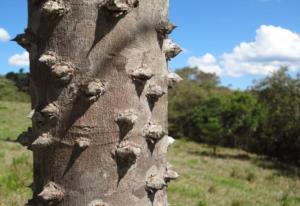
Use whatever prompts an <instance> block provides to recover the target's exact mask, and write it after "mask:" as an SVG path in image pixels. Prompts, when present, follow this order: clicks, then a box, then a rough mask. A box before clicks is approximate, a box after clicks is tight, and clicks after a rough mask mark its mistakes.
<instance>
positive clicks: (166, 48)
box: [163, 39, 182, 61]
mask: <svg viewBox="0 0 300 206" xmlns="http://www.w3.org/2000/svg"><path fill="white" fill-rule="evenodd" d="M163 52H164V53H165V56H166V59H167V60H168V61H169V60H171V59H172V58H174V57H176V56H177V55H178V54H179V53H180V52H182V49H181V48H180V47H179V45H178V44H176V43H174V42H173V41H172V40H170V39H165V40H164V43H163Z"/></svg>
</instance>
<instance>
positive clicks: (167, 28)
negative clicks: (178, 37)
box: [156, 21, 177, 38]
mask: <svg viewBox="0 0 300 206" xmlns="http://www.w3.org/2000/svg"><path fill="white" fill-rule="evenodd" d="M176 27H177V26H176V25H175V24H172V23H171V22H169V21H161V22H160V23H159V24H158V25H157V26H156V31H157V32H158V33H159V34H160V36H161V37H162V38H166V37H167V36H168V35H169V34H171V33H172V31H173V30H174V29H175V28H176Z"/></svg>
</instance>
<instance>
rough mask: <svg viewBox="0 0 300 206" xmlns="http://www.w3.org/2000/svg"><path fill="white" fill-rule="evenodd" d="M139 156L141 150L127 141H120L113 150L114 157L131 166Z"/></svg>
mask: <svg viewBox="0 0 300 206" xmlns="http://www.w3.org/2000/svg"><path fill="white" fill-rule="evenodd" d="M140 154H141V149H140V148H139V147H137V146H136V145H134V144H132V143H130V142H129V141H128V140H124V141H122V142H121V143H120V144H119V145H118V146H117V147H116V149H115V155H116V156H117V157H118V158H120V159H121V160H123V161H125V162H129V163H131V164H133V163H135V161H136V159H137V158H138V157H139V156H140Z"/></svg>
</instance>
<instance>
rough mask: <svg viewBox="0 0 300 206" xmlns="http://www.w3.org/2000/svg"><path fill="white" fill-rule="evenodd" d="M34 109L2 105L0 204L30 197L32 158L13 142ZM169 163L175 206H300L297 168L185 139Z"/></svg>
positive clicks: (14, 205)
mask: <svg viewBox="0 0 300 206" xmlns="http://www.w3.org/2000/svg"><path fill="white" fill-rule="evenodd" d="M29 111H30V105H29V104H26V103H13V102H4V101H0V122H1V124H0V162H1V164H0V206H19V205H23V204H24V203H25V202H26V200H27V199H29V198H30V196H31V191H30V189H29V188H28V186H29V185H30V184H31V181H32V180H31V176H32V174H31V170H32V162H31V159H32V155H31V153H30V152H29V151H27V150H26V149H24V148H23V147H21V146H19V145H18V144H16V143H13V142H12V141H11V140H14V139H16V137H17V135H18V134H19V133H21V132H22V131H24V130H26V129H27V127H28V126H29V124H30V121H29V119H28V118H27V117H26V116H27V114H28V113H29ZM7 139H9V140H8V141H7ZM169 161H170V162H171V164H173V165H174V166H175V168H176V170H177V171H178V172H179V174H180V178H179V179H178V180H177V181H174V182H172V183H171V184H170V185H169V187H168V198H169V202H170V206H296V205H300V179H299V177H300V175H299V172H298V169H297V168H293V167H291V166H287V165H282V164H279V163H276V162H274V161H270V160H267V159H266V158H264V157H261V156H257V155H253V154H249V153H246V152H243V151H241V150H235V149H226V148H219V149H218V154H217V155H216V156H214V155H212V154H211V149H210V148H208V147H207V146H206V145H201V144H196V143H193V142H189V141H185V140H178V141H176V143H175V144H174V145H173V146H172V147H171V148H170V151H169Z"/></svg>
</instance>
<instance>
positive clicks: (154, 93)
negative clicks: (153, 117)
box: [146, 84, 166, 101]
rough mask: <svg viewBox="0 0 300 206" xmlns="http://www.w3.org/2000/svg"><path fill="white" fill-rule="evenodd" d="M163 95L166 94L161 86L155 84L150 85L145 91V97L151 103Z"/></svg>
mask: <svg viewBox="0 0 300 206" xmlns="http://www.w3.org/2000/svg"><path fill="white" fill-rule="evenodd" d="M165 94H166V92H165V91H163V89H162V88H161V86H159V85H156V84H150V85H149V86H148V89H147V91H146V97H147V98H149V99H150V100H153V101H157V100H158V99H159V98H160V97H162V96H163V95H165Z"/></svg>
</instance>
